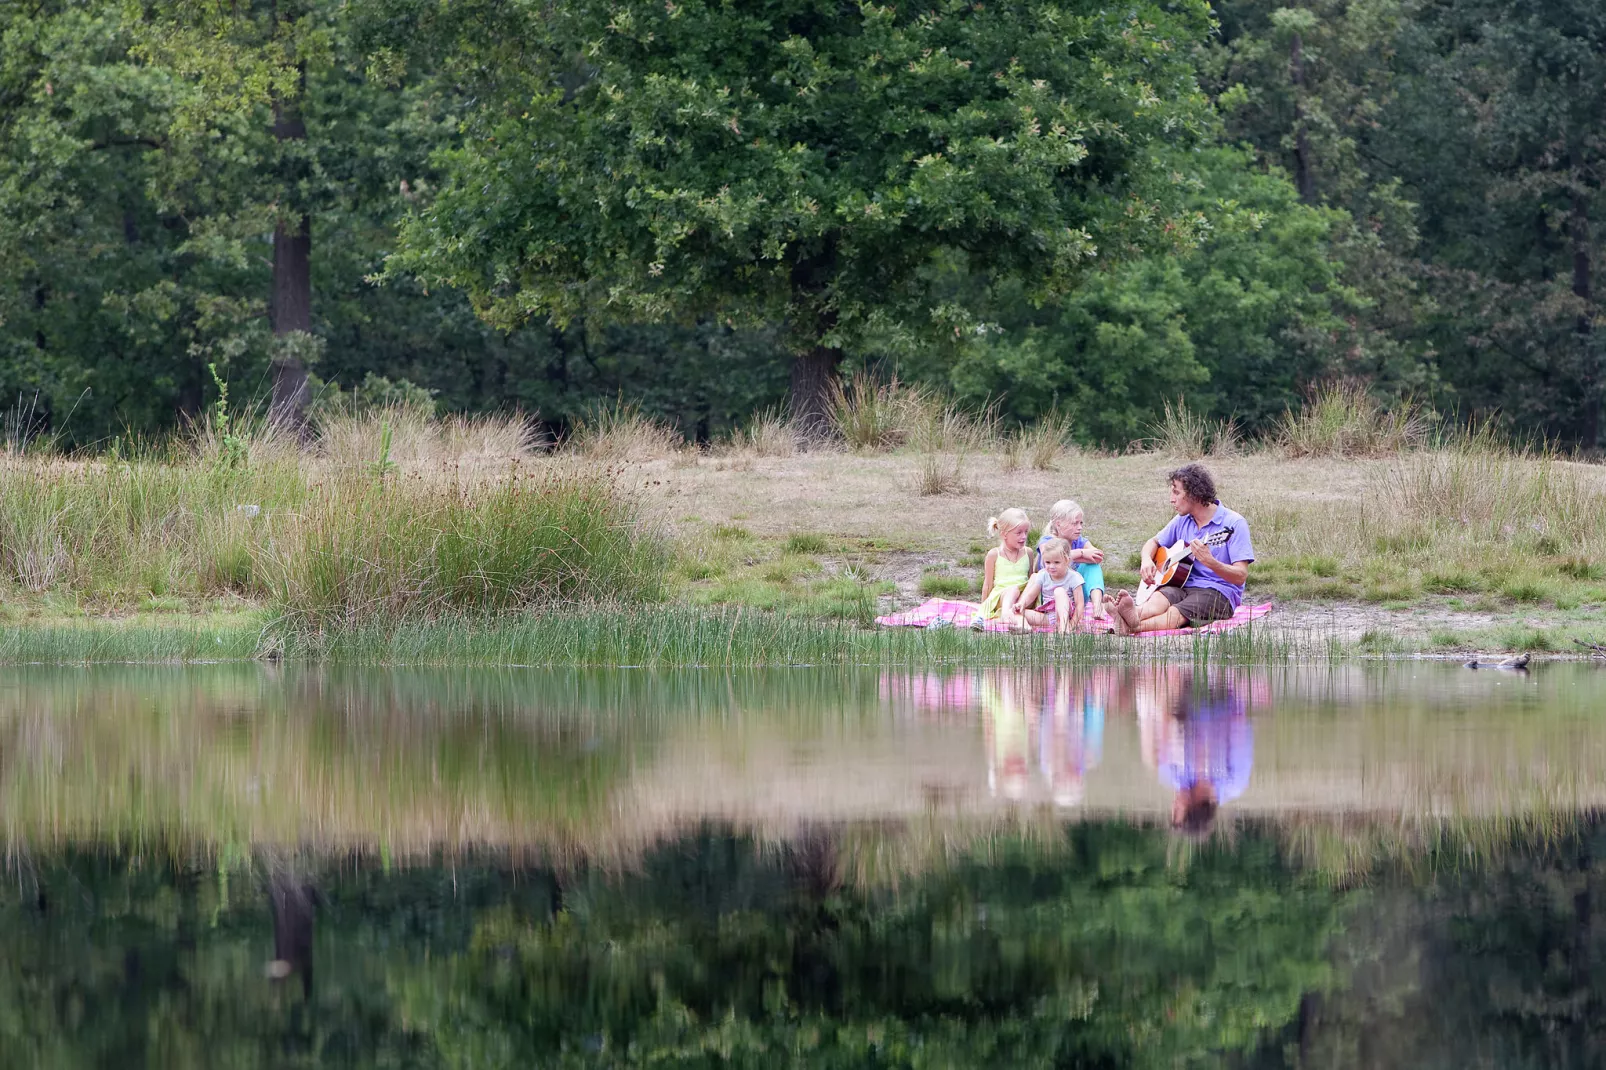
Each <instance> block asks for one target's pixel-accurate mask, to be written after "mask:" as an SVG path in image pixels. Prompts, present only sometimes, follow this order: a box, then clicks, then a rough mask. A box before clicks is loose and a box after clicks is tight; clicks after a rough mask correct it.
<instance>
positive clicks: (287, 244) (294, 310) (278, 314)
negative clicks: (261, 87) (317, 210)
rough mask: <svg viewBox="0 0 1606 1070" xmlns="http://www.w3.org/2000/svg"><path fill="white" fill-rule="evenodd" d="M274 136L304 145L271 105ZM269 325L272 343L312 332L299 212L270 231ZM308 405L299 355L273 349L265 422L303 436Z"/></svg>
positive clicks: (300, 127) (307, 253)
mask: <svg viewBox="0 0 1606 1070" xmlns="http://www.w3.org/2000/svg"><path fill="white" fill-rule="evenodd" d="M273 136H274V137H275V138H276V139H277V140H279V141H281V142H283V141H305V140H306V139H307V125H306V123H304V122H302V121H301V116H299V115H297V114H295V113H294V112H290V111H286V110H285V109H284V107H283V106H282V105H280V104H278V103H275V104H274V106H273ZM286 185H287V186H288V185H289V183H288V182H287V183H286ZM268 323H269V325H270V326H271V327H272V328H273V337H274V339H275V340H278V339H281V338H283V337H284V336H285V335H288V334H292V333H295V332H301V333H303V334H308V335H310V334H311V333H312V221H311V219H309V218H308V216H307V215H306V213H304V212H303V213H301V214H299V215H294V216H292V217H290V218H288V219H285V218H280V220H279V223H278V226H276V227H275V228H274V230H273V296H272V300H271V301H270V303H269V305H268ZM311 401H312V391H311V390H310V389H309V388H308V386H307V366H306V363H305V362H304V361H303V360H302V359H301V353H300V352H299V350H298V349H297V348H296V347H294V346H282V347H275V350H274V357H273V398H272V401H271V403H270V406H269V410H268V411H269V418H270V419H271V420H272V421H273V422H274V423H275V424H278V425H279V426H281V427H285V428H288V429H290V430H292V431H294V432H295V433H296V434H297V435H298V436H305V434H306V432H307V406H308V404H309V403H310V402H311Z"/></svg>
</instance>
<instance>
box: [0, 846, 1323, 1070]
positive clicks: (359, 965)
mask: <svg viewBox="0 0 1606 1070" xmlns="http://www.w3.org/2000/svg"><path fill="white" fill-rule="evenodd" d="M1250 846H1252V849H1248V850H1244V851H1241V852H1239V853H1238V854H1236V855H1232V854H1227V853H1204V854H1201V855H1199V856H1197V857H1195V858H1194V859H1193V860H1192V864H1191V865H1190V866H1189V867H1188V868H1187V869H1186V870H1184V871H1178V870H1177V869H1176V868H1174V867H1168V866H1167V863H1166V853H1167V843H1166V840H1165V838H1164V836H1163V835H1160V834H1156V833H1153V832H1150V831H1143V830H1135V829H1131V828H1127V827H1118V826H1096V827H1094V826H1090V827H1087V828H1081V829H1077V830H1075V831H1073V832H1071V833H1070V834H1069V840H1068V841H1067V843H1066V844H1065V845H1064V849H1063V850H1060V851H1056V852H1055V853H1054V855H1053V858H1052V860H1049V859H1046V858H1045V857H1044V856H1043V855H1042V854H1040V853H1039V852H1036V851H1034V850H1030V849H1027V848H1024V847H1022V846H1020V845H1019V844H1016V845H1015V846H1013V847H1012V846H1011V845H1009V844H1008V843H996V844H994V845H993V854H994V861H993V862H992V863H990V864H985V865H984V864H981V863H979V862H961V863H958V864H956V865H953V866H950V867H947V868H945V869H943V870H941V871H939V872H937V873H935V874H932V875H930V876H927V877H923V878H919V879H918V880H916V881H914V882H912V883H911V884H909V885H907V886H905V887H904V888H903V889H901V890H899V891H897V892H891V891H876V892H867V891H861V890H855V889H854V888H852V887H851V886H847V885H844V884H843V883H842V882H841V881H840V879H839V877H838V861H837V859H836V857H835V856H836V854H837V852H838V851H839V850H840V845H839V844H838V843H836V842H835V841H834V837H833V834H832V832H831V831H830V830H817V831H816V832H814V833H812V834H811V835H810V836H808V837H805V838H804V839H803V840H802V841H801V842H800V843H798V844H796V845H792V846H785V847H766V846H761V845H758V844H755V843H754V842H753V841H751V840H746V839H739V838H733V837H730V836H727V835H723V834H720V833H716V832H707V833H705V834H703V835H701V836H699V837H697V838H694V839H692V840H688V841H684V842H681V843H677V844H675V845H673V846H670V847H665V848H663V849H661V850H659V851H656V852H654V853H653V854H652V855H650V856H649V857H648V858H647V859H646V860H645V861H644V862H643V863H642V865H641V867H640V868H639V869H636V870H633V871H631V872H628V873H617V872H609V871H606V870H602V869H587V870H580V871H575V872H572V873H570V874H569V875H568V877H567V880H566V882H565V887H564V890H563V896H562V903H563V909H562V910H561V911H559V912H558V913H556V914H554V913H553V912H552V909H551V908H552V905H553V903H554V896H555V882H554V880H553V879H552V877H551V876H550V875H547V874H544V873H540V872H510V871H508V870H506V869H503V868H502V867H501V866H500V865H493V864H487V863H484V862H479V863H475V862H472V861H470V860H464V861H460V862H459V863H458V864H456V865H454V866H451V867H440V868H437V867H425V868H418V869H411V870H402V871H397V872H395V873H392V874H391V875H389V876H385V875H383V874H382V873H378V872H375V871H372V870H368V869H353V868H352V867H351V865H350V863H349V861H342V860H339V859H335V860H331V861H328V862H325V863H323V864H321V865H320V866H318V867H317V873H316V885H317V887H318V889H319V892H320V895H321V898H320V902H319V905H318V916H317V926H316V936H315V939H313V940H312V941H311V950H312V956H311V957H312V959H314V960H315V961H316V976H317V979H318V980H317V984H316V986H314V987H313V988H312V989H311V991H310V993H309V994H308V995H307V996H306V998H303V997H302V995H301V992H300V990H299V987H296V988H292V989H290V990H288V991H287V989H286V988H285V987H284V986H281V985H275V984H274V983H273V982H272V981H271V980H269V979H268V977H267V976H265V974H264V963H265V962H267V961H268V960H269V958H270V957H271V956H273V955H275V954H281V953H282V950H280V949H278V938H276V934H275V925H274V911H275V909H282V908H280V907H279V906H278V905H277V904H276V902H275V900H276V897H277V896H278V895H279V894H280V892H281V891H283V890H284V889H285V888H293V889H294V890H295V891H296V893H297V894H300V893H301V892H303V891H305V889H306V888H307V886H308V885H309V884H310V883H312V879H311V875H310V873H309V872H308V871H306V870H303V871H301V872H300V873H299V874H297V875H294V876H292V874H291V871H290V870H289V869H283V870H280V871H277V872H276V871H273V870H271V869H270V870H269V871H267V872H265V873H263V874H261V875H259V876H258V877H256V878H255V879H254V880H251V881H245V880H242V879H241V875H240V874H239V873H236V874H235V875H234V880H233V883H232V885H230V886H225V885H224V884H223V883H222V882H221V881H220V880H219V879H218V877H217V875H216V874H211V873H207V872H205V871H204V870H197V869H195V868H192V867H190V866H189V865H187V864H184V863H177V862H175V863H167V864H159V863H157V862H156V861H155V860H153V859H149V858H147V859H143V860H134V859H130V858H127V857H124V856H120V855H106V854H89V855H74V856H63V857H59V858H55V859H52V860H49V861H48V862H43V863H41V864H40V868H39V870H38V873H37V879H38V882H39V887H41V888H43V889H45V890H47V891H48V892H49V893H50V894H48V895H47V896H46V897H45V899H46V901H47V905H46V906H45V907H43V908H41V907H40V906H39V905H38V904H39V898H38V897H37V896H35V895H34V894H32V893H31V892H29V893H28V894H23V889H22V888H21V886H20V884H18V883H13V884H12V885H11V886H10V887H8V888H7V889H6V891H5V893H3V898H0V946H4V947H6V948H7V954H6V956H5V957H4V958H3V960H0V1050H3V1051H6V1052H8V1053H23V1055H24V1057H25V1058H24V1065H37V1066H43V1067H60V1068H66V1067H82V1066H98V1065H113V1064H115V1065H118V1066H139V1065H150V1066H162V1067H175V1068H180V1070H184V1068H188V1067H202V1066H206V1067H224V1068H233V1067H256V1066H270V1065H271V1066H303V1065H306V1066H311V1065H339V1066H381V1065H424V1066H434V1065H447V1066H474V1067H502V1066H506V1067H515V1066H527V1065H576V1066H579V1065H637V1064H643V1065H645V1064H661V1065H687V1066H691V1065H714V1064H715V1063H725V1064H729V1065H759V1064H760V1063H762V1064H764V1065H769V1064H771V1063H775V1064H777V1065H807V1066H864V1065H871V1064H878V1065H922V1066H947V1065H952V1066H1010V1067H1016V1066H1023V1067H1024V1066H1040V1065H1043V1066H1046V1065H1052V1064H1053V1063H1054V1062H1055V1061H1056V1060H1058V1061H1061V1062H1063V1061H1066V1060H1070V1061H1073V1062H1078V1063H1080V1064H1081V1065H1112V1066H1113V1065H1137V1064H1148V1063H1151V1062H1153V1063H1156V1064H1157V1065H1173V1064H1176V1063H1179V1062H1187V1061H1189V1060H1191V1059H1196V1058H1204V1057H1205V1056H1206V1055H1207V1054H1208V1053H1209V1052H1210V1051H1212V1050H1213V1049H1215V1048H1218V1047H1226V1048H1243V1047H1244V1046H1246V1045H1248V1044H1250V1043H1252V1042H1253V1041H1254V1040H1255V1038H1256V1037H1257V1036H1259V1035H1260V1033H1261V1031H1262V1030H1263V1028H1264V1027H1266V1026H1268V1025H1270V1026H1275V1025H1278V1024H1281V1023H1283V1022H1285V1021H1288V1020H1290V1019H1291V1017H1292V1016H1293V1015H1294V1014H1295V1012H1296V1011H1297V1009H1298V1006H1299V999H1300V995H1301V993H1302V992H1304V991H1306V990H1307V989H1311V988H1314V987H1317V986H1319V985H1320V983H1321V982H1322V980H1323V978H1324V976H1325V971H1326V966H1325V962H1324V958H1323V949H1324V945H1325V941H1326V934H1327V933H1328V932H1330V931H1331V928H1332V919H1333V915H1334V899H1333V897H1332V895H1331V893H1327V892H1322V891H1317V890H1315V889H1313V888H1307V887H1304V886H1303V885H1302V884H1301V883H1300V882H1298V881H1297V880H1295V879H1293V878H1292V877H1291V876H1290V875H1289V874H1288V873H1287V872H1286V870H1285V869H1284V867H1283V866H1282V865H1281V863H1280V862H1279V861H1278V859H1277V856H1276V853H1275V851H1273V850H1272V849H1271V848H1270V847H1269V846H1266V845H1265V844H1263V843H1257V844H1254V845H1250ZM229 887H232V891H228V890H227V889H228V888H229ZM57 904H65V905H60V906H58V905H57ZM280 929H281V931H280V933H279V938H282V937H283V935H284V931H283V926H282V923H281V927H280ZM303 932H304V933H305V934H307V935H311V930H310V929H308V930H303ZM292 993H293V995H292ZM90 1008H93V1009H94V1010H93V1013H90Z"/></svg>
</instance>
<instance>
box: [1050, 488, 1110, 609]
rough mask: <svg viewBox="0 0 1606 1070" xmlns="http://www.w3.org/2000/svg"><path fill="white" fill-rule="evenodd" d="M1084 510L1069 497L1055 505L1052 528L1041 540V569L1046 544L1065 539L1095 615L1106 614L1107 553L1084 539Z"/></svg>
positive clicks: (1051, 508)
mask: <svg viewBox="0 0 1606 1070" xmlns="http://www.w3.org/2000/svg"><path fill="white" fill-rule="evenodd" d="M1082 523H1083V516H1082V507H1081V506H1080V505H1077V504H1076V503H1075V502H1073V501H1071V500H1070V499H1068V498H1062V499H1061V500H1059V501H1057V502H1055V503H1054V504H1053V505H1052V506H1051V507H1050V508H1049V510H1048V528H1047V529H1046V530H1044V532H1043V537H1042V538H1040V539H1038V540H1037V554H1038V558H1037V561H1038V564H1037V567H1038V568H1039V569H1041V568H1042V567H1043V564H1042V561H1043V558H1042V554H1043V544H1044V543H1046V542H1047V541H1048V540H1049V539H1064V540H1065V541H1066V542H1068V543H1070V546H1071V567H1072V568H1074V569H1075V570H1076V573H1077V575H1079V576H1081V577H1082V583H1083V584H1084V586H1083V588H1082V590H1083V591H1085V592H1086V593H1087V600H1088V601H1089V602H1091V603H1092V604H1093V615H1094V616H1095V617H1102V616H1104V615H1105V613H1104V551H1103V550H1100V549H1099V548H1098V547H1097V546H1094V545H1093V544H1092V543H1090V542H1088V541H1087V540H1086V539H1084V538H1083V537H1082Z"/></svg>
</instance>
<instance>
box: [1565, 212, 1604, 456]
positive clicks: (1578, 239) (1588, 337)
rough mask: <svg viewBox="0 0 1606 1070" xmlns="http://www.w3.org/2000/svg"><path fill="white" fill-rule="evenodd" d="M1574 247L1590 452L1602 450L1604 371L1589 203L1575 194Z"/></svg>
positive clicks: (1583, 432) (1583, 436) (1584, 428)
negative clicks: (1596, 311)
mask: <svg viewBox="0 0 1606 1070" xmlns="http://www.w3.org/2000/svg"><path fill="white" fill-rule="evenodd" d="M1568 229H1569V231H1570V232H1571V234H1570V236H1571V238H1572V243H1573V296H1574V297H1577V298H1578V299H1579V300H1581V301H1583V302H1584V310H1583V311H1582V312H1581V313H1579V316H1578V344H1579V348H1580V349H1581V350H1582V353H1583V375H1582V377H1581V378H1582V380H1583V381H1582V382H1581V383H1580V384H1579V385H1580V386H1581V387H1582V391H1581V392H1582V395H1583V400H1584V411H1583V421H1582V425H1581V426H1580V428H1579V436H1578V437H1579V441H1580V442H1581V443H1582V444H1583V445H1584V446H1585V447H1587V448H1589V449H1599V448H1600V447H1601V440H1600V432H1601V411H1600V410H1601V368H1600V353H1599V352H1598V349H1599V343H1598V341H1597V340H1596V338H1595V323H1594V319H1595V317H1594V303H1595V297H1594V272H1593V265H1592V264H1591V261H1590V251H1589V202H1588V201H1587V200H1586V199H1585V198H1584V196H1583V194H1581V193H1574V194H1573V203H1572V220H1571V225H1570V226H1569V228H1568Z"/></svg>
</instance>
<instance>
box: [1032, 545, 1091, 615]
mask: <svg viewBox="0 0 1606 1070" xmlns="http://www.w3.org/2000/svg"><path fill="white" fill-rule="evenodd" d="M1038 545H1039V546H1041V547H1042V549H1041V551H1040V556H1041V557H1042V559H1043V568H1042V571H1040V572H1038V573H1037V574H1036V575H1035V576H1033V577H1032V578H1031V579H1030V580H1029V581H1028V582H1027V584H1026V589H1025V590H1024V591H1022V592H1021V595H1020V601H1019V602H1018V603H1017V604H1016V608H1017V609H1018V610H1019V611H1020V615H1021V617H1022V619H1024V620H1025V622H1026V623H1027V624H1028V625H1029V626H1031V627H1033V628H1039V627H1042V626H1043V625H1045V624H1049V625H1053V627H1054V634H1055V635H1066V634H1068V633H1070V632H1074V631H1076V630H1077V629H1078V628H1080V627H1081V626H1082V577H1081V576H1079V575H1077V573H1076V570H1075V569H1073V568H1071V547H1070V545H1069V544H1068V543H1066V541H1065V540H1064V539H1049V540H1047V541H1046V542H1042V543H1039V544H1038Z"/></svg>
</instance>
